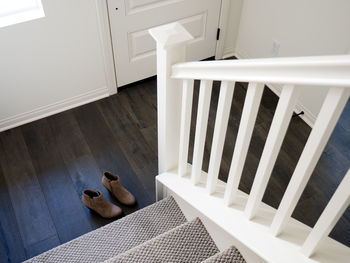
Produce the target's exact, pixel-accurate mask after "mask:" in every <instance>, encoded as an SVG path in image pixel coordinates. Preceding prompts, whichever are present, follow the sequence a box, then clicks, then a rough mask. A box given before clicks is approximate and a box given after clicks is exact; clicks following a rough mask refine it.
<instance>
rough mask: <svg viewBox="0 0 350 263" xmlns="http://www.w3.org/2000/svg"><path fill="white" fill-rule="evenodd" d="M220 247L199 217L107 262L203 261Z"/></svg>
mask: <svg viewBox="0 0 350 263" xmlns="http://www.w3.org/2000/svg"><path fill="white" fill-rule="evenodd" d="M218 252H219V250H218V248H217V247H216V245H215V244H214V241H213V240H212V239H211V237H210V236H209V234H208V232H207V230H206V229H205V227H204V226H203V224H202V222H201V221H200V220H199V219H198V218H197V219H195V220H193V221H191V222H188V223H185V224H183V225H181V226H178V227H176V228H174V229H172V230H170V231H168V232H167V233H164V234H162V235H160V236H158V237H155V238H153V239H151V240H149V241H147V242H145V243H143V244H142V245H140V246H138V247H135V248H133V249H130V250H129V251H127V252H125V253H123V254H121V255H118V256H116V257H115V258H112V259H109V260H107V261H105V263H107V262H108V263H124V262H135V263H142V262H145V263H153V262H173V263H175V262H193V263H195V262H202V261H203V260H205V259H207V258H208V257H211V256H213V255H215V254H216V253H218Z"/></svg>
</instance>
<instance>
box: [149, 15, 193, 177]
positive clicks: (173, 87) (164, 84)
mask: <svg viewBox="0 0 350 263" xmlns="http://www.w3.org/2000/svg"><path fill="white" fill-rule="evenodd" d="M149 33H150V34H151V36H152V37H153V38H154V39H155V40H156V42H157V94H158V110H157V112H158V158H159V159H158V166H159V173H163V172H167V171H169V170H172V169H174V168H177V167H178V161H179V139H180V105H181V88H180V87H181V82H180V81H179V80H175V79H172V78H171V77H170V75H171V72H172V65H174V64H175V63H179V62H183V61H185V57H186V43H188V42H189V41H191V40H192V39H193V37H192V35H191V34H190V33H188V32H187V31H186V29H185V28H184V27H183V26H182V25H181V24H179V23H177V22H175V23H172V24H167V25H164V26H160V27H156V28H152V29H150V30H149Z"/></svg>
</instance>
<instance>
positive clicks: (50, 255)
mask: <svg viewBox="0 0 350 263" xmlns="http://www.w3.org/2000/svg"><path fill="white" fill-rule="evenodd" d="M185 222H186V219H185V217H184V215H183V213H182V212H181V210H180V208H179V206H178V205H177V203H176V202H175V200H174V199H173V198H172V197H169V198H166V199H163V200H161V201H159V202H157V203H155V204H153V205H150V206H148V207H145V208H143V209H141V210H138V211H136V212H135V213H132V214H130V215H128V216H126V217H123V218H121V219H119V220H116V221H114V222H112V223H110V224H108V225H106V226H104V227H101V228H99V229H96V230H94V231H92V232H89V233H87V234H85V235H83V236H81V237H78V238H76V239H74V240H71V241H69V242H67V243H65V244H62V245H60V246H58V247H56V248H53V249H51V250H49V251H47V252H45V253H43V254H40V255H38V256H36V257H34V258H32V259H29V260H28V261H26V262H103V261H104V260H107V259H109V258H111V257H114V256H116V255H118V254H120V253H123V252H125V251H127V250H129V249H131V248H133V247H135V246H138V245H140V244H142V243H144V242H145V241H147V240H150V239H152V238H154V237H156V236H158V235H160V234H162V233H165V232H167V231H169V230H170V229H173V228H175V227H177V226H179V225H181V224H183V223H185Z"/></svg>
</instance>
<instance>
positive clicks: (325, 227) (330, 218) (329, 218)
mask: <svg viewBox="0 0 350 263" xmlns="http://www.w3.org/2000/svg"><path fill="white" fill-rule="evenodd" d="M349 205H350V169H349V170H348V172H347V174H346V175H345V177H344V179H343V180H342V182H341V183H340V185H339V186H338V188H337V190H336V191H335V193H334V195H333V196H332V198H331V200H330V201H329V203H328V205H327V206H326V208H325V210H324V211H323V213H322V215H321V216H320V218H319V219H318V221H317V223H316V225H315V226H314V228H313V229H312V231H311V233H310V234H309V236H308V237H307V239H306V241H305V242H304V244H303V246H302V248H301V251H302V252H303V253H304V254H305V255H306V256H308V257H309V256H311V255H312V254H313V253H314V251H315V250H316V249H317V247H318V246H319V244H320V243H321V242H322V240H324V239H325V238H326V237H327V236H328V235H329V233H330V232H331V231H332V229H333V227H334V226H335V224H336V223H337V222H338V220H339V218H340V217H341V216H342V215H343V213H344V212H345V210H346V209H347V208H348V206H349Z"/></svg>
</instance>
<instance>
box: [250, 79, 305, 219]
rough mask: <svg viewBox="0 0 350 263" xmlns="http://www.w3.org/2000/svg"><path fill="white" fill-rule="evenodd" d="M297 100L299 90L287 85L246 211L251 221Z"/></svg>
mask: <svg viewBox="0 0 350 263" xmlns="http://www.w3.org/2000/svg"><path fill="white" fill-rule="evenodd" d="M297 98H298V88H296V87H294V86H292V85H286V86H284V87H283V88H282V93H281V96H280V98H279V101H278V105H277V108H276V111H275V116H274V118H273V121H272V124H271V127H270V130H269V134H268V136H267V139H266V142H265V146H264V150H263V153H262V156H261V159H260V163H259V166H258V170H257V172H256V175H255V179H254V183H253V186H252V189H251V191H250V194H249V198H248V203H247V206H246V209H245V213H246V215H247V216H248V218H249V219H251V218H253V217H254V216H255V214H256V211H257V208H258V206H259V204H260V202H261V200H262V198H263V195H264V192H265V189H266V186H267V183H268V181H269V178H270V176H271V172H272V169H273V167H274V164H275V162H276V159H277V156H278V153H279V151H280V148H281V145H282V142H283V139H284V136H285V134H286V131H287V129H288V125H289V122H290V119H291V117H292V114H293V108H294V106H295V103H296V101H297Z"/></svg>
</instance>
